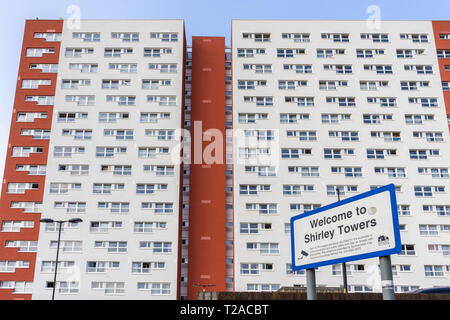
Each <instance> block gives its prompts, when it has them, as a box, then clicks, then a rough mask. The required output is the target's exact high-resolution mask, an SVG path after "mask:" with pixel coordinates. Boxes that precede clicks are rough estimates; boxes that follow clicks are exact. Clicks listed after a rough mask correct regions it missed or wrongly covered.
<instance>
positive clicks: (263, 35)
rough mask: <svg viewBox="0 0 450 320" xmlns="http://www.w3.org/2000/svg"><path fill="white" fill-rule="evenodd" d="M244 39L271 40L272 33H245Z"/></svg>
mask: <svg viewBox="0 0 450 320" xmlns="http://www.w3.org/2000/svg"><path fill="white" fill-rule="evenodd" d="M242 38H243V39H254V40H255V42H269V41H270V33H243V34H242Z"/></svg>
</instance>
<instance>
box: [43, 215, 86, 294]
mask: <svg viewBox="0 0 450 320" xmlns="http://www.w3.org/2000/svg"><path fill="white" fill-rule="evenodd" d="M40 221H41V222H43V223H55V222H56V223H57V224H58V226H59V228H58V245H57V249H56V262H55V276H54V278H53V293H52V300H55V288H56V274H57V273H58V258H59V242H60V240H61V227H62V224H63V223H64V222H70V223H79V222H83V220H81V219H80V218H73V219H69V220H53V219H48V218H43V219H41V220H40Z"/></svg>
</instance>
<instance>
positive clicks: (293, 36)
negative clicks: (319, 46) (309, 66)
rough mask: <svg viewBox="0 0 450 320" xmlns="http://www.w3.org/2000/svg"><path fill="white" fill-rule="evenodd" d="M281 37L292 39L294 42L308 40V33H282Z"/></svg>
mask: <svg viewBox="0 0 450 320" xmlns="http://www.w3.org/2000/svg"><path fill="white" fill-rule="evenodd" d="M281 38H282V39H293V40H294V42H309V41H310V34H309V33H282V34H281Z"/></svg>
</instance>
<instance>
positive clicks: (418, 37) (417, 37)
mask: <svg viewBox="0 0 450 320" xmlns="http://www.w3.org/2000/svg"><path fill="white" fill-rule="evenodd" d="M400 39H409V40H412V42H413V43H417V42H422V43H426V42H428V35H427V34H414V33H413V34H407V33H401V34H400Z"/></svg>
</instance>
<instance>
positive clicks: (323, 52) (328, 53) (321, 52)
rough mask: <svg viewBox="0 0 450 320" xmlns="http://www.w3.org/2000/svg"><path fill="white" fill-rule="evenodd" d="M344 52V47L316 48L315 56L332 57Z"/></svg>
mask: <svg viewBox="0 0 450 320" xmlns="http://www.w3.org/2000/svg"><path fill="white" fill-rule="evenodd" d="M341 54H345V49H317V58H333V57H334V56H335V55H341Z"/></svg>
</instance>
